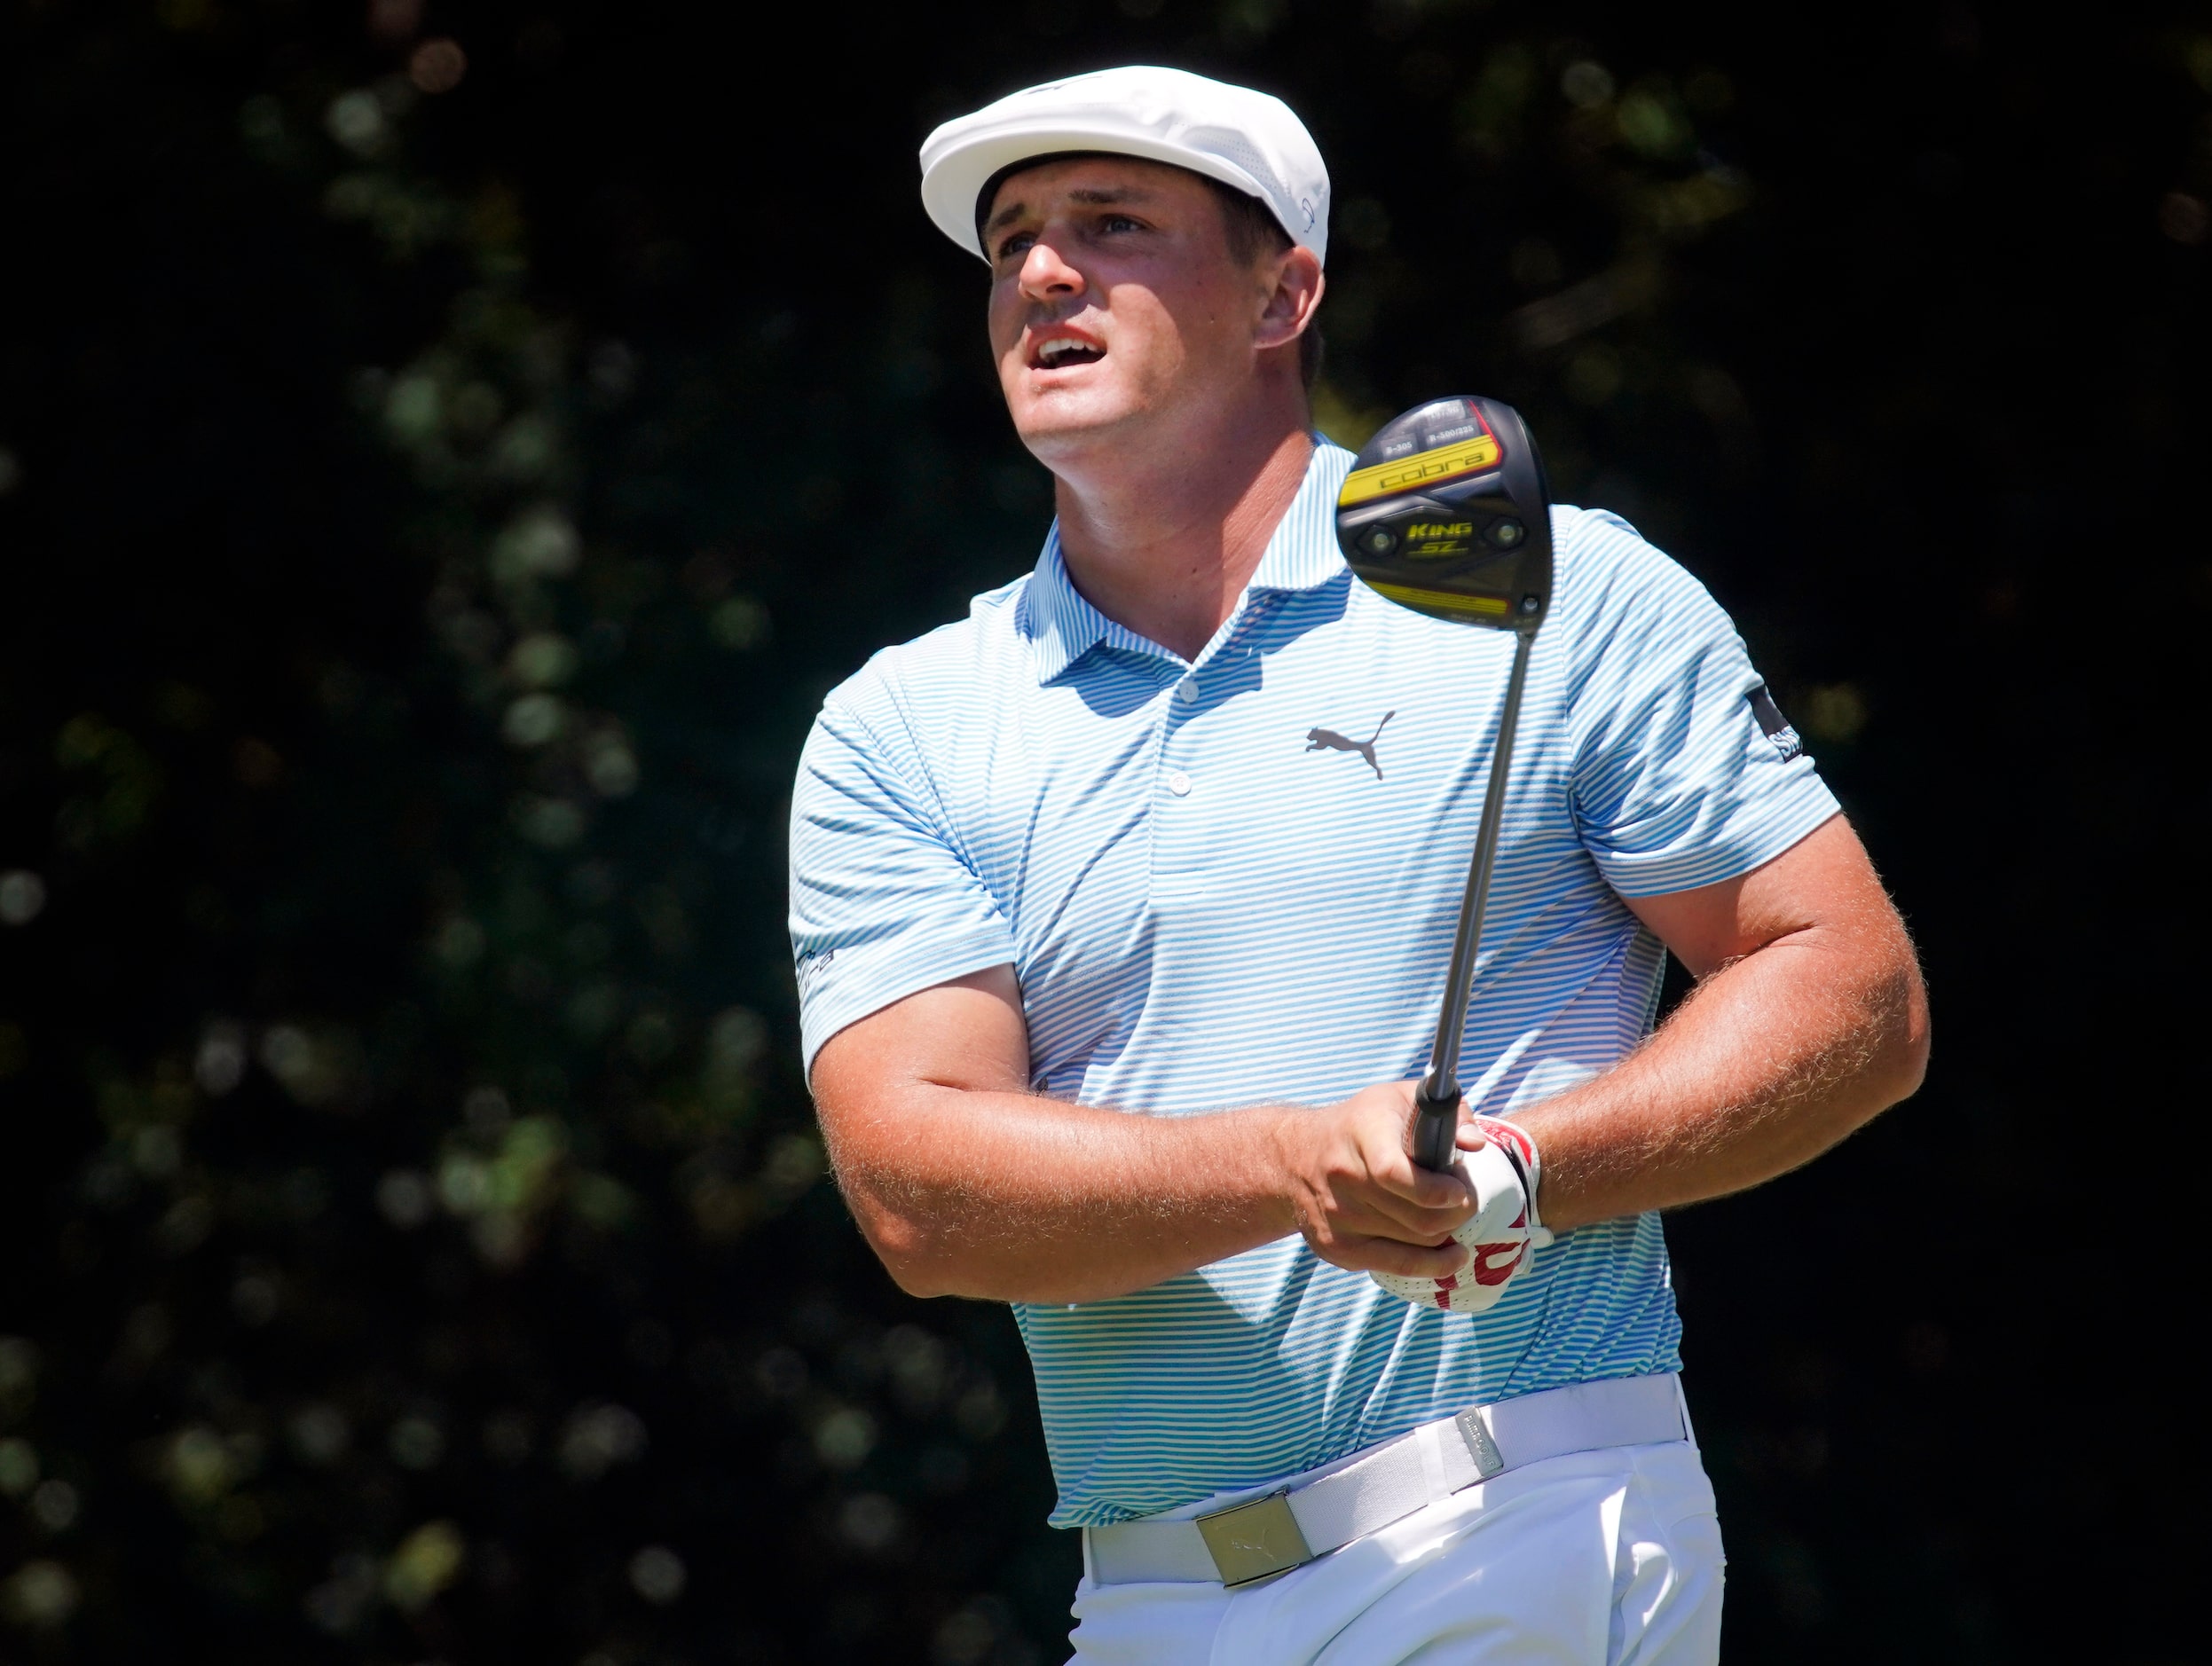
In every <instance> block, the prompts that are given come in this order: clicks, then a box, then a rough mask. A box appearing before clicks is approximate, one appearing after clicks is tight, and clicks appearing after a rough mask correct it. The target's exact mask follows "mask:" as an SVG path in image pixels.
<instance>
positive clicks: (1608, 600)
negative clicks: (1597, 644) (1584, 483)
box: [1552, 503, 1719, 634]
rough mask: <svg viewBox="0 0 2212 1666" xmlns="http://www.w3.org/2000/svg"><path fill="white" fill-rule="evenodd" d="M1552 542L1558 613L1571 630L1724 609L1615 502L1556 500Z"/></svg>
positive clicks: (1602, 629)
mask: <svg viewBox="0 0 2212 1666" xmlns="http://www.w3.org/2000/svg"><path fill="white" fill-rule="evenodd" d="M1552 545H1553V550H1554V559H1555V562H1556V563H1557V574H1556V577H1555V580H1554V583H1555V586H1556V591H1555V594H1556V598H1557V612H1558V614H1559V615H1560V622H1561V623H1562V624H1563V625H1565V626H1566V627H1567V633H1583V632H1589V631H1595V632H1598V633H1602V634H1603V633H1610V629H1611V628H1612V627H1614V626H1618V625H1620V624H1622V623H1624V622H1626V620H1627V619H1629V618H1636V619H1643V620H1652V619H1656V618H1658V617H1687V616H1689V615H1692V614H1695V615H1699V616H1703V615H1704V614H1705V613H1706V612H1707V611H1708V610H1710V611H1711V612H1712V613H1714V614H1718V612H1719V609H1717V608H1716V607H1715V606H1714V603H1713V601H1712V596H1711V594H1710V593H1707V591H1706V589H1705V587H1704V585H1702V584H1701V583H1699V582H1698V580H1697V578H1696V576H1695V575H1694V574H1692V573H1691V572H1690V571H1689V570H1688V569H1687V568H1685V567H1683V566H1682V564H1681V562H1677V561H1676V560H1675V559H1674V558H1673V556H1671V555H1669V554H1667V553H1666V552H1665V551H1664V550H1662V549H1660V548H1659V547H1658V546H1656V545H1654V544H1653V543H1651V542H1650V541H1649V539H1647V538H1645V537H1644V536H1643V534H1642V533H1641V532H1639V531H1638V530H1636V529H1635V528H1634V527H1633V525H1631V524H1630V523H1628V522H1627V521H1626V519H1624V518H1623V517H1622V516H1620V515H1616V514H1614V513H1613V511H1612V510H1610V509H1590V508H1582V507H1578V506H1576V505H1574V504H1570V503H1560V504H1555V505H1553V506H1552Z"/></svg>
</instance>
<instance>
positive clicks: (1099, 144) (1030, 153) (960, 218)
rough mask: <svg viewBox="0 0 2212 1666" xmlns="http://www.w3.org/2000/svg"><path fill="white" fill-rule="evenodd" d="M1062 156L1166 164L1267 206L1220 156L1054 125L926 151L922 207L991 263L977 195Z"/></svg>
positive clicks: (1248, 179)
mask: <svg viewBox="0 0 2212 1666" xmlns="http://www.w3.org/2000/svg"><path fill="white" fill-rule="evenodd" d="M1062 151H1105V152H1107V153H1110V154H1113V155H1116V156H1135V157H1138V158H1141V159H1142V160H1144V161H1150V162H1166V163H1167V164H1168V165H1169V166H1170V167H1173V168H1183V169H1189V170H1190V171H1191V172H1192V173H1194V174H1203V175H1205V176H1206V177H1208V179H1218V180H1219V181H1221V183H1222V184H1223V185H1232V186H1234V187H1235V188H1236V189H1237V190H1239V191H1241V192H1243V193H1245V194H1246V195H1247V196H1250V197H1256V198H1257V199H1258V200H1259V201H1260V202H1261V204H1262V205H1263V206H1266V204H1267V193H1266V192H1265V191H1264V190H1263V189H1262V188H1261V186H1260V184H1259V182H1258V181H1257V180H1256V179H1254V178H1253V177H1252V176H1251V175H1249V174H1248V173H1246V172H1245V171H1244V170H1243V169H1240V168H1239V167H1237V166H1235V165H1234V164H1233V163H1231V162H1226V161H1223V160H1222V159H1221V158H1220V157H1218V156H1209V155H1207V154H1206V153H1204V152H1202V151H1197V150H1192V149H1188V148H1186V147H1185V146H1183V145H1173V144H1169V143H1165V142H1163V141H1161V140H1158V139H1147V138H1137V137H1133V136H1131V135H1130V134H1128V133H1122V132H1116V131H1114V130H1110V129H1106V130H1102V129H1099V128H1090V127H1083V126H1080V125H1076V124H1073V123H1070V122H1051V123H1050V124H1045V125H1039V126H1037V127H1034V128H1022V129H1017V130H1011V131H1009V130H1003V129H1002V130H997V131H995V132H991V133H983V134H978V135H977V136H976V137H975V138H972V139H965V140H959V141H956V142H955V143H953V144H952V145H948V146H947V147H946V149H945V150H944V151H943V152H942V153H940V154H936V155H932V154H931V153H929V151H928V149H927V148H926V147H925V149H924V151H923V154H922V206H923V208H925V209H927V210H928V211H929V217H930V219H931V220H932V221H933V222H934V223H935V224H936V226H937V229H938V230H939V231H941V232H943V233H944V234H945V235H946V236H947V237H949V238H950V239H951V240H953V241H954V242H956V243H957V244H959V245H960V247H961V248H964V249H966V250H967V251H968V253H970V254H971V255H975V256H976V257H977V258H978V259H980V260H986V261H988V259H989V258H990V256H989V255H988V254H986V253H985V252H984V248H983V244H982V241H981V240H980V238H978V236H977V235H976V220H977V218H978V216H977V212H976V198H977V196H978V195H979V194H980V193H981V192H982V189H983V187H984V186H985V185H988V184H989V183H990V179H991V176H993V175H994V174H996V173H998V172H1000V171H1001V170H1002V169H1008V168H1012V167H1014V166H1015V165H1016V164H1018V163H1020V162H1024V161H1028V160H1029V159H1030V158H1032V157H1044V156H1051V155H1055V154H1057V153H1059V152H1062ZM1268 212H1269V213H1270V214H1272V213H1273V212H1274V210H1273V209H1272V208H1269V209H1268ZM1283 229H1284V233H1285V235H1287V236H1288V237H1289V238H1290V239H1291V240H1293V241H1294V242H1298V243H1305V242H1306V240H1305V239H1304V238H1302V237H1300V236H1298V234H1297V233H1296V232H1292V231H1291V230H1290V228H1289V227H1287V226H1285V227H1284V228H1283ZM1307 246H1308V247H1309V248H1310V247H1311V244H1308V245H1307Z"/></svg>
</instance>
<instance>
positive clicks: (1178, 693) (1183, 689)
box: [1175, 677, 1198, 706]
mask: <svg viewBox="0 0 2212 1666" xmlns="http://www.w3.org/2000/svg"><path fill="white" fill-rule="evenodd" d="M1175 697H1176V698H1177V699H1178V700H1180V701H1181V702H1182V703H1184V704H1185V705H1186V706H1187V705H1189V704H1190V703H1192V702H1193V701H1194V700H1196V699H1197V698H1198V685H1197V684H1196V683H1195V682H1193V681H1192V680H1191V679H1189V678H1188V677H1185V679H1184V680H1182V681H1181V682H1179V683H1177V684H1176V686H1175Z"/></svg>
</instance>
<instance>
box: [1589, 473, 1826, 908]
mask: <svg viewBox="0 0 2212 1666" xmlns="http://www.w3.org/2000/svg"><path fill="white" fill-rule="evenodd" d="M1571 514H1572V522H1571V527H1570V529H1562V530H1568V531H1569V532H1570V537H1569V538H1563V539H1562V540H1561V544H1562V549H1561V554H1562V556H1563V562H1562V569H1563V570H1562V575H1561V580H1560V585H1559V589H1560V593H1562V594H1563V595H1576V594H1579V595H1580V596H1582V597H1584V598H1586V601H1584V602H1583V603H1582V604H1580V605H1578V613H1580V614H1581V616H1582V617H1580V618H1579V619H1578V627H1579V628H1578V630H1577V631H1576V632H1574V633H1573V635H1572V640H1571V641H1570V651H1571V652H1572V654H1573V656H1574V664H1573V665H1572V668H1571V672H1570V676H1571V679H1572V681H1571V684H1570V700H1571V702H1572V704H1571V709H1570V728H1571V731H1572V734H1573V738H1574V761H1573V765H1572V769H1573V782H1572V793H1573V802H1574V812H1575V817H1576V823H1577V829H1578V833H1579V835H1580V837H1581V839H1582V842H1583V844H1584V845H1585V846H1586V848H1587V849H1588V850H1589V852H1590V853H1591V855H1592V857H1593V858H1594V860H1595V861H1596V862H1597V865H1598V868H1599V869H1600V871H1601V872H1602V873H1603V874H1604V876H1605V877H1606V879H1607V881H1608V882H1609V883H1610V884H1611V885H1612V887H1613V888H1614V889H1615V890H1616V891H1618V892H1620V894H1621V895H1623V896H1626V897H1650V896H1660V895H1664V894H1665V893H1667V892H1677V891H1689V890H1694V889H1696V887H1697V886H1700V885H1710V884H1719V883H1720V881H1722V880H1725V879H1733V878H1736V876H1739V875H1742V874H1746V873H1749V872H1750V871H1751V869H1752V868H1757V867H1759V866H1760V865H1761V864H1762V863H1765V862H1768V861H1773V860H1774V858H1775V857H1777V856H1779V855H1781V854H1782V853H1783V852H1784V851H1786V850H1788V849H1789V848H1790V847H1791V845H1795V844H1796V843H1797V842H1798V841H1799V840H1800V839H1802V838H1804V837H1806V836H1807V834H1809V833H1811V832H1813V831H1814V829H1816V828H1818V827H1819V826H1820V825H1821V824H1822V822H1824V821H1828V820H1829V819H1830V817H1831V816H1833V815H1834V814H1835V813H1836V811H1837V808H1838V805H1837V803H1836V798H1835V795H1834V794H1833V793H1831V792H1830V790H1828V786H1827V783H1826V782H1822V780H1821V778H1820V775H1819V774H1818V772H1817V771H1816V770H1815V769H1814V766H1813V760H1812V759H1811V758H1809V757H1807V756H1806V754H1805V750H1804V748H1803V745H1802V744H1801V743H1800V742H1799V739H1798V736H1797V734H1796V732H1795V731H1794V730H1792V729H1791V728H1790V727H1788V725H1787V724H1786V723H1785V722H1784V721H1783V719H1782V718H1781V714H1780V712H1779V711H1777V709H1776V708H1775V704H1774V702H1773V701H1772V699H1771V698H1770V697H1769V696H1768V695H1767V690H1766V684H1765V683H1764V681H1763V680H1761V679H1760V677H1759V672H1757V671H1756V670H1754V669H1753V668H1752V665H1751V656H1750V654H1749V653H1748V652H1747V651H1746V649H1745V648H1744V641H1743V639H1742V638H1741V637H1739V636H1738V635H1737V634H1736V628H1735V626H1734V625H1732V624H1731V623H1730V622H1729V619H1728V615H1727V614H1726V613H1724V612H1723V611H1722V610H1721V609H1720V605H1719V604H1718V603H1717V602H1715V601H1713V599H1712V596H1710V595H1709V594H1707V593H1706V592H1705V589H1704V586H1703V585H1700V584H1699V583H1698V582H1697V581H1696V579H1695V578H1691V577H1690V576H1689V574H1688V573H1687V572H1685V571H1683V570H1682V569H1681V567H1679V566H1677V565H1676V564H1675V563H1674V562H1672V561H1670V560H1668V559H1667V557H1666V556H1665V555H1663V554H1660V553H1659V551H1657V550H1656V549H1654V548H1653V547H1652V546H1650V545H1649V544H1647V543H1645V542H1644V540H1643V539H1642V538H1640V537H1638V536H1637V534H1636V531H1635V529H1634V528H1633V527H1631V526H1630V525H1629V524H1628V523H1626V521H1623V520H1621V519H1620V518H1619V517H1618V516H1617V515H1609V514H1607V513H1605V512H1604V511H1602V510H1579V511H1573V512H1571ZM1563 518H1565V517H1563Z"/></svg>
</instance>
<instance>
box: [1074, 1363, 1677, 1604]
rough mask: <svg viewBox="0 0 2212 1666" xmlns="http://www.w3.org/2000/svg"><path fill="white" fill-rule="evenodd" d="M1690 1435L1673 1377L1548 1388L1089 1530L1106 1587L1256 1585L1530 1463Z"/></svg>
mask: <svg viewBox="0 0 2212 1666" xmlns="http://www.w3.org/2000/svg"><path fill="white" fill-rule="evenodd" d="M1688 1434H1689V1418H1687V1417H1686V1416H1685V1414H1684V1412H1683V1411H1682V1398H1681V1385H1680V1382H1679V1379H1677V1377H1676V1376H1675V1374H1674V1373H1673V1372H1672V1371H1668V1372H1664V1373H1662V1374H1660V1375H1657V1376H1653V1377H1618V1378H1614V1379H1610V1380H1608V1381H1604V1382H1586V1383H1576V1384H1573V1385H1572V1386H1570V1387H1565V1388H1549V1389H1547V1390H1545V1391H1544V1392H1543V1393H1541V1394H1532V1395H1521V1396H1520V1397H1519V1398H1517V1399H1513V1400H1500V1401H1499V1402H1498V1403H1496V1404H1495V1405H1487V1406H1470V1407H1469V1408H1468V1410H1466V1411H1462V1412H1460V1414H1459V1415H1458V1416H1457V1417H1453V1418H1439V1419H1437V1421H1436V1422H1434V1423H1424V1424H1422V1425H1421V1426H1420V1427H1419V1428H1417V1429H1414V1430H1413V1431H1412V1432H1411V1433H1409V1434H1401V1435H1399V1436H1398V1437H1397V1439H1396V1440H1393V1441H1390V1442H1387V1443H1385V1444H1383V1445H1382V1446H1378V1447H1375V1448H1374V1450H1371V1451H1368V1452H1365V1453H1362V1454H1359V1455H1358V1456H1356V1457H1354V1458H1350V1459H1348V1460H1340V1461H1339V1462H1338V1463H1337V1464H1334V1465H1332V1466H1326V1467H1325V1468H1323V1469H1321V1470H1319V1471H1315V1472H1311V1473H1312V1475H1313V1478H1312V1479H1311V1480H1303V1479H1301V1478H1298V1477H1293V1478H1292V1479H1291V1480H1290V1481H1287V1482H1285V1483H1283V1484H1282V1485H1280V1486H1279V1487H1276V1488H1274V1489H1271V1490H1270V1491H1268V1492H1265V1493H1263V1494H1260V1495H1258V1496H1256V1497H1252V1496H1248V1497H1245V1498H1243V1499H1241V1500H1240V1501H1238V1502H1236V1503H1233V1504H1231V1505H1228V1506H1226V1507H1225V1508H1214V1509H1210V1510H1208V1511H1206V1512H1205V1513H1203V1514H1193V1515H1184V1516H1178V1517H1177V1518H1176V1519H1172V1520H1170V1519H1169V1518H1167V1517H1163V1516H1146V1517H1145V1518H1143V1519H1142V1520H1139V1521H1122V1522H1119V1523H1117V1524H1115V1525H1114V1526H1113V1527H1096V1528H1084V1529H1083V1557H1084V1562H1085V1565H1086V1566H1087V1567H1088V1568H1089V1569H1090V1577H1091V1578H1092V1579H1093V1580H1094V1581H1096V1582H1097V1583H1099V1584H1102V1585H1125V1584H1132V1583H1139V1582H1146V1581H1166V1582H1170V1583H1178V1584H1198V1583H1210V1584H1221V1585H1243V1584H1249V1583H1251V1582H1252V1581H1254V1580H1256V1579H1267V1578H1271V1577H1272V1576H1274V1575H1276V1574H1281V1573H1287V1572H1288V1571H1289V1570H1290V1569H1292V1568H1296V1567H1299V1566H1301V1565H1302V1564H1303V1563H1306V1562H1310V1561H1311V1560H1313V1559H1314V1558H1315V1557H1317V1556H1326V1555H1327V1554H1328V1552H1331V1551H1334V1550H1339V1549H1342V1547H1343V1546H1344V1545H1347V1544H1350V1543H1351V1542H1352V1541H1353V1540H1354V1539H1357V1538H1363V1537H1365V1536H1366V1535H1368V1534H1370V1533H1373V1532H1374V1531H1375V1530H1376V1529H1377V1528H1386V1527H1388V1526H1389V1525H1390V1523H1391V1522H1393V1521H1398V1520H1400V1519H1402V1518H1403V1517H1405V1516H1409V1515H1411V1514H1413V1512H1414V1511H1416V1510H1418V1509H1421V1507H1422V1506H1423V1505H1430V1504H1434V1503H1435V1502H1436V1501H1437V1499H1439V1498H1444V1497H1450V1496H1451V1495H1452V1494H1453V1493H1455V1492H1458V1491H1459V1490H1460V1489H1462V1488H1465V1487H1471V1486H1473V1485H1475V1484H1476V1482H1477V1481H1488V1480H1489V1479H1490V1478H1491V1477H1492V1476H1493V1475H1500V1474H1503V1473H1505V1472H1506V1471H1507V1470H1508V1469H1518V1468H1519V1467H1520V1466H1522V1465H1523V1464H1533V1463H1537V1462H1539V1461H1540V1460H1541V1459H1544V1458H1563V1457H1564V1456H1565V1455H1566V1454H1568V1453H1569V1452H1593V1451H1596V1450H1599V1449H1601V1448H1603V1447H1608V1446H1643V1445H1649V1444H1652V1443H1655V1442H1660V1441H1679V1440H1681V1439H1683V1438H1685V1437H1686V1436H1687V1435H1688Z"/></svg>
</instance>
